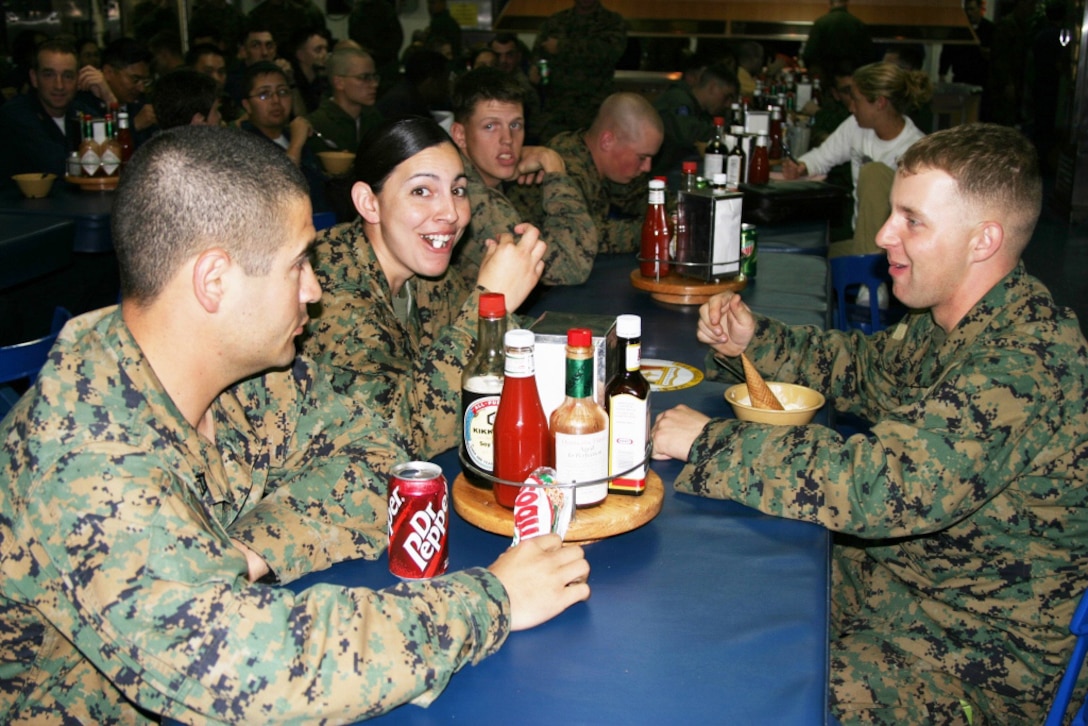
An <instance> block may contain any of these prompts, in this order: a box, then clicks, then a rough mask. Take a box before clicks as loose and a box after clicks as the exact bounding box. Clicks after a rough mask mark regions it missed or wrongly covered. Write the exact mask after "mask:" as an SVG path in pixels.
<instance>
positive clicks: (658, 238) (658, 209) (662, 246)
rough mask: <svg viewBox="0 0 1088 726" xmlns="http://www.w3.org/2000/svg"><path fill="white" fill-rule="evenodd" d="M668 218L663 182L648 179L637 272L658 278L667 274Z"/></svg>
mask: <svg viewBox="0 0 1088 726" xmlns="http://www.w3.org/2000/svg"><path fill="white" fill-rule="evenodd" d="M669 238H670V234H669V218H668V215H667V214H666V213H665V182H663V181H661V180H660V179H651V180H650V205H649V206H648V207H646V217H645V219H643V221H642V242H641V244H640V245H639V255H638V256H639V258H640V260H639V266H638V267H639V272H641V273H642V276H643V277H650V278H654V279H660V278H662V277H665V276H666V275H668V274H669Z"/></svg>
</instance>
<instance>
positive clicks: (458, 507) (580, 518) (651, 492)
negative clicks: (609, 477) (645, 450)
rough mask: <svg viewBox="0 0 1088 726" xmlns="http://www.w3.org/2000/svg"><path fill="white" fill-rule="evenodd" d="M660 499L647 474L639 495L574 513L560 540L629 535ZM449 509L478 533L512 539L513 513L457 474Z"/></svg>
mask: <svg viewBox="0 0 1088 726" xmlns="http://www.w3.org/2000/svg"><path fill="white" fill-rule="evenodd" d="M664 498H665V487H664V486H663V485H662V483H661V477H660V476H658V475H657V474H655V473H654V472H653V471H647V472H646V491H644V492H643V493H642V494H640V495H638V496H631V495H629V494H609V495H608V498H607V499H605V500H604V502H603V503H602V504H600V505H598V506H596V507H586V508H585V509H576V510H574V518H573V519H571V522H570V529H568V530H567V534H566V536H565V537H564V538H563V539H564V541H566V542H594V541H596V540H599V539H604V538H605V537H612V536H614V535H617V534H623V533H624V532H630V531H631V530H632V529H637V528H638V527H641V526H642V525H644V524H646V523H647V522H649V521H650V520H651V519H653V518H654V517H656V516H657V513H658V512H660V511H661V502H662V501H663V500H664ZM453 508H454V510H455V511H456V512H457V513H458V514H460V515H461V517H462V518H463V519H464V520H465V521H466V522H468V523H469V524H474V525H476V526H477V527H479V528H480V529H482V530H485V531H487V532H493V533H494V534H503V535H506V536H507V537H513V536H514V513H513V512H512V511H511V510H509V509H506V508H505V507H501V506H499V503H498V502H496V501H495V495H494V494H492V493H491V490H490V489H485V488H483V487H478V486H475V485H474V484H471V483H470V482H469V481H468V480H467V479H465V475H464V474H458V475H457V478H456V479H454V480H453Z"/></svg>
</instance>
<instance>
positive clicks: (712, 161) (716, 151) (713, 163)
mask: <svg viewBox="0 0 1088 726" xmlns="http://www.w3.org/2000/svg"><path fill="white" fill-rule="evenodd" d="M726 152H727V149H726V148H725V118H723V117H722V116H715V117H714V135H713V136H711V137H710V141H708V142H707V144H706V151H705V152H704V154H703V176H704V177H706V178H707V179H711V178H713V177H714V175H715V174H717V173H718V172H719V171H721V170H722V165H723V164H725V154H726Z"/></svg>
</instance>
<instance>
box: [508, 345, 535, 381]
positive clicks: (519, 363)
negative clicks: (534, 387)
mask: <svg viewBox="0 0 1088 726" xmlns="http://www.w3.org/2000/svg"><path fill="white" fill-rule="evenodd" d="M505 371H506V375H508V376H510V377H511V378H528V377H529V376H531V375H533V374H534V373H536V369H535V367H534V366H533V354H532V353H515V352H512V351H509V350H508V351H507V352H506V364H505Z"/></svg>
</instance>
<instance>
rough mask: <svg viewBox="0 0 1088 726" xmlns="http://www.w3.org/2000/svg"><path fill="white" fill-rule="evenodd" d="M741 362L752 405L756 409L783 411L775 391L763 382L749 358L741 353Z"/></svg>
mask: <svg viewBox="0 0 1088 726" xmlns="http://www.w3.org/2000/svg"><path fill="white" fill-rule="evenodd" d="M740 360H741V362H742V363H743V364H744V380H745V381H746V382H747V383H748V397H749V398H750V399H751V401H752V405H753V406H754V407H756V408H767V409H770V410H772V411H782V410H783V408H782V403H781V402H780V401H779V400H778V397H777V396H775V395H774V391H772V390H771V389H770V387H769V386H768V385H767V382H766V381H764V380H763V376H761V375H759V371H757V370H756V367H755V366H754V365H752V361H750V360H748V356H746V355H744V353H741V354H740Z"/></svg>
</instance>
